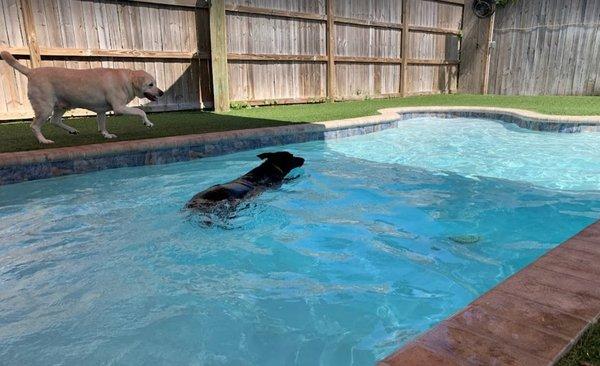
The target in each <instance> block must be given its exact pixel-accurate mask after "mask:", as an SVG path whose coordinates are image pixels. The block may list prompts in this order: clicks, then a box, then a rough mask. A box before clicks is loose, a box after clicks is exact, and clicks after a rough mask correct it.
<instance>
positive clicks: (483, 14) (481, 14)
mask: <svg viewBox="0 0 600 366" xmlns="http://www.w3.org/2000/svg"><path fill="white" fill-rule="evenodd" d="M495 11H496V0H475V1H474V2H473V12H474V13H475V15H477V17H478V18H489V17H491V16H492V14H494V12H495Z"/></svg>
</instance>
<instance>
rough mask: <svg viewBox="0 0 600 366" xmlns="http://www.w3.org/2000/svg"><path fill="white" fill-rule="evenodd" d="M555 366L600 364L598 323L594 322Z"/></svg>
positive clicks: (599, 331) (598, 365) (599, 328)
mask: <svg viewBox="0 0 600 366" xmlns="http://www.w3.org/2000/svg"><path fill="white" fill-rule="evenodd" d="M556 365H557V366H581V365H594V366H600V323H596V324H595V325H593V326H592V327H590V329H588V330H587V332H585V334H584V335H583V337H581V340H580V341H579V342H578V343H577V344H576V345H575V347H573V349H572V350H571V352H569V353H568V354H567V355H566V356H565V357H563V358H562V359H561V360H560V361H558V363H557V364H556Z"/></svg>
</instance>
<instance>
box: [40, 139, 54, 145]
mask: <svg viewBox="0 0 600 366" xmlns="http://www.w3.org/2000/svg"><path fill="white" fill-rule="evenodd" d="M39 141H40V144H53V143H54V141H52V140H48V139H41V140H39Z"/></svg>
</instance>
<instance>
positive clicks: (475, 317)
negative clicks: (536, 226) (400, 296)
mask: <svg viewBox="0 0 600 366" xmlns="http://www.w3.org/2000/svg"><path fill="white" fill-rule="evenodd" d="M598 263H600V221H597V222H596V223H595V224H592V225H590V226H588V227H587V228H586V229H584V230H583V231H581V232H580V233H579V234H577V235H575V236H574V237H573V238H571V239H569V240H567V241H566V242H564V243H563V244H561V245H559V246H558V247H556V248H554V249H553V250H551V251H549V252H548V253H546V254H545V255H543V256H542V257H541V258H539V259H538V260H537V261H535V262H534V263H532V264H530V265H529V266H527V267H526V268H525V269H523V270H521V271H519V272H517V273H516V274H514V275H512V276H511V277H510V278H508V279H507V280H505V281H503V282H501V283H500V284H499V285H497V286H496V287H495V288H493V289H492V290H490V291H488V292H487V293H485V294H484V295H483V296H481V297H479V298H478V299H476V300H475V301H473V302H472V303H471V304H469V305H468V306H467V307H465V308H464V309H463V310H461V311H460V312H458V313H457V314H455V315H454V316H452V317H450V318H448V319H446V320H444V321H443V322H442V323H440V324H439V325H437V326H436V327H434V328H433V329H431V330H429V331H428V332H426V333H425V334H423V335H421V336H420V337H418V338H417V339H416V340H414V341H412V342H410V343H409V344H407V345H405V346H404V347H403V348H401V349H400V350H398V351H396V352H395V353H393V354H392V355H390V356H388V357H387V358H386V359H384V360H383V361H381V362H380V363H379V365H380V366H400V365H428V366H435V365H440V366H441V365H444V366H450V365H527V366H536V365H553V364H554V363H556V361H558V360H559V359H560V358H561V357H562V356H563V355H564V354H566V353H567V352H568V351H569V350H570V349H571V348H572V347H573V345H574V344H575V343H576V342H577V340H578V339H579V338H580V337H581V335H582V334H583V332H584V331H585V330H586V329H587V328H588V327H589V326H590V325H592V324H594V323H595V322H597V321H598V319H599V318H600V267H599V266H598V265H597V264H598Z"/></svg>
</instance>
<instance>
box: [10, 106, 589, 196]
mask: <svg viewBox="0 0 600 366" xmlns="http://www.w3.org/2000/svg"><path fill="white" fill-rule="evenodd" d="M379 113H380V114H379V115H377V116H367V117H358V118H351V119H345V120H336V121H326V122H316V123H302V124H291V125H285V126H278V127H263V128H255V129H246V130H233V131H226V132H214V133H206V134H197V135H181V136H171V137H161V138H153V139H143V140H130V141H119V142H108V143H102V144H92V145H82V146H74V147H63V148H50V149H42V150H32V151H21V152H12V153H0V185H4V184H12V183H19V182H24V181H29V180H36V179H44V178H52V177H58V176H63V175H69V174H80V173H87V172H93V171H98V170H104V169H111V168H119V167H131V166H141V165H154V164H165V163H173V162H179V161H187V160H192V159H197V158H202V157H209V156H216V155H223V154H228V153H233V152H237V151H242V150H250V149H255V148H261V147H268V146H278V145H286V144H292V143H300V142H307V141H314V140H327V139H332V138H341V137H349V136H353V135H359V134H366V133H372V132H376V131H380V130H384V129H387V128H393V127H397V125H398V122H399V121H401V120H405V119H410V118H417V117H442V118H452V117H467V118H489V119H497V120H501V121H504V122H507V123H515V124H517V125H518V126H521V127H524V128H528V129H531V130H536V131H555V132H583V131H600V116H550V115H542V114H539V113H536V112H531V111H525V110H519V109H507V108H493V107H403V108H387V109H382V110H379Z"/></svg>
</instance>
